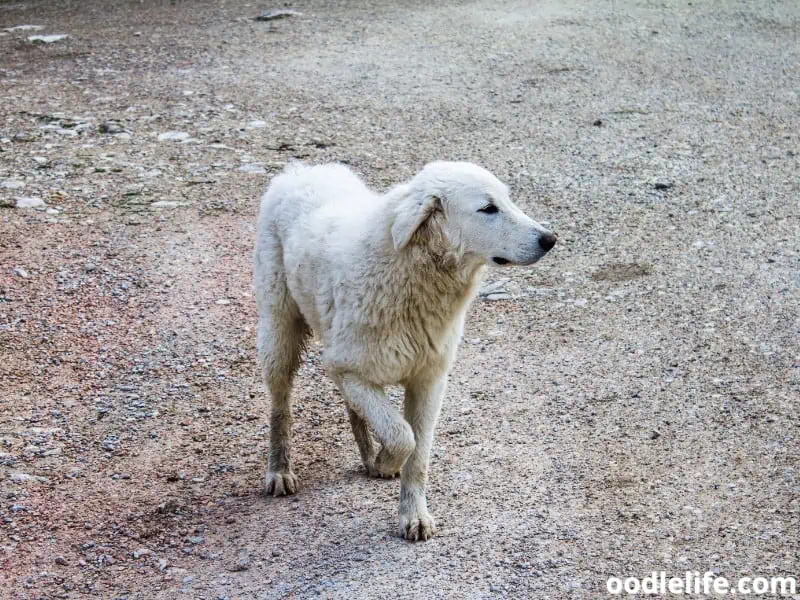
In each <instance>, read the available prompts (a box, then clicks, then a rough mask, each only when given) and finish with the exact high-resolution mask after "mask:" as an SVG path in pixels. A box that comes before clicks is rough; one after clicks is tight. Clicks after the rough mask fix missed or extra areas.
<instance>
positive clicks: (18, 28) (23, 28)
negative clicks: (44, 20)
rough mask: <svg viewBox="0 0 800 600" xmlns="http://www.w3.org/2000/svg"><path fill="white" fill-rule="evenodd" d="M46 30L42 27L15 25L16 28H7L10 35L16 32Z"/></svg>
mask: <svg viewBox="0 0 800 600" xmlns="http://www.w3.org/2000/svg"><path fill="white" fill-rule="evenodd" d="M42 29H44V27H42V26H41V25H15V26H14V27H8V28H6V31H8V32H9V33H14V32H15V31H41V30H42Z"/></svg>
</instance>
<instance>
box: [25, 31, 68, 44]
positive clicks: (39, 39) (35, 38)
mask: <svg viewBox="0 0 800 600" xmlns="http://www.w3.org/2000/svg"><path fill="white" fill-rule="evenodd" d="M68 37H69V36H68V35H66V34H63V33H56V34H53V35H29V36H28V41H29V42H31V43H34V44H38V43H41V44H53V43H55V42H60V41H61V40H65V39H67V38H68Z"/></svg>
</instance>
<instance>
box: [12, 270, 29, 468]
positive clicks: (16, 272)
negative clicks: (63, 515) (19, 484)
mask: <svg viewBox="0 0 800 600" xmlns="http://www.w3.org/2000/svg"><path fill="white" fill-rule="evenodd" d="M13 273H14V275H16V276H17V277H22V278H23V279H27V278H28V272H27V271H26V270H25V269H23V268H22V267H15V268H14V271H13ZM14 475H25V474H24V473H12V474H11V479H12V480H13V479H14ZM28 477H30V475H28Z"/></svg>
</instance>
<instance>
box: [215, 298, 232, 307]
mask: <svg viewBox="0 0 800 600" xmlns="http://www.w3.org/2000/svg"><path fill="white" fill-rule="evenodd" d="M230 303H231V301H230V300H228V299H227V298H220V299H219V300H217V302H216V304H219V305H220V306H227V305H228V304H230Z"/></svg>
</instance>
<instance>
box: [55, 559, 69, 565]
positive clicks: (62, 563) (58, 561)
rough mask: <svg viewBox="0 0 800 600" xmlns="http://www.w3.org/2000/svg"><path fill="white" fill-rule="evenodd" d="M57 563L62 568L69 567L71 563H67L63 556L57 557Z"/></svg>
mask: <svg viewBox="0 0 800 600" xmlns="http://www.w3.org/2000/svg"><path fill="white" fill-rule="evenodd" d="M55 562H56V564H57V565H61V566H62V567H66V566H67V565H69V563H68V562H67V559H66V558H64V557H63V556H56V561H55Z"/></svg>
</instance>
